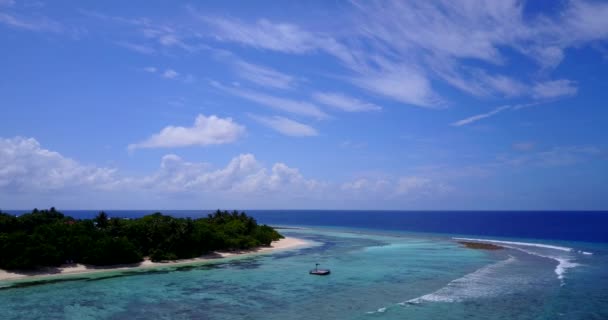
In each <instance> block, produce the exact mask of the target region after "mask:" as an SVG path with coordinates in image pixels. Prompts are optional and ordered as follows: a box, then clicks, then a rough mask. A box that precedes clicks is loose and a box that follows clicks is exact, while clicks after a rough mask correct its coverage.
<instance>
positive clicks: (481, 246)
mask: <svg viewBox="0 0 608 320" xmlns="http://www.w3.org/2000/svg"><path fill="white" fill-rule="evenodd" d="M458 243H460V244H461V245H463V246H464V247H466V248H469V249H478V250H500V249H504V247H501V246H497V245H495V244H491V243H485V242H473V241H458Z"/></svg>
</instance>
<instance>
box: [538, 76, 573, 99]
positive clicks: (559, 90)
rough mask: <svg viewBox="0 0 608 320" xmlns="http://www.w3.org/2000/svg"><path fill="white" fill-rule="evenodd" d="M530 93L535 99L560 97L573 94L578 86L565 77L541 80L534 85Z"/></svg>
mask: <svg viewBox="0 0 608 320" xmlns="http://www.w3.org/2000/svg"><path fill="white" fill-rule="evenodd" d="M532 92H533V93H532V95H533V96H534V98H537V99H547V98H560V97H566V96H572V95H575V94H576V93H577V92H578V88H577V87H576V86H575V84H574V83H573V82H572V81H570V80H566V79H561V80H554V81H547V82H541V83H537V84H536V85H534V87H533V88H532Z"/></svg>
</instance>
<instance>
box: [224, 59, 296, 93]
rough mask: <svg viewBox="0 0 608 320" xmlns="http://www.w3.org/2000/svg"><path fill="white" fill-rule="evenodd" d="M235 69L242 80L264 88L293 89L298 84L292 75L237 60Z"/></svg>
mask: <svg viewBox="0 0 608 320" xmlns="http://www.w3.org/2000/svg"><path fill="white" fill-rule="evenodd" d="M234 67H235V69H236V72H237V74H238V75H239V76H240V77H241V78H244V79H246V80H248V81H251V82H253V83H255V84H258V85H261V86H264V87H270V88H277V89H291V88H293V86H294V84H295V82H296V81H295V78H294V77H292V76H290V75H287V74H285V73H282V72H279V71H277V70H274V69H272V68H268V67H264V66H260V65H256V64H252V63H248V62H245V61H243V60H237V61H236V62H235V63H234Z"/></svg>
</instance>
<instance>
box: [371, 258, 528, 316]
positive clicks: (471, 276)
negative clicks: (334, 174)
mask: <svg viewBox="0 0 608 320" xmlns="http://www.w3.org/2000/svg"><path fill="white" fill-rule="evenodd" d="M515 261H517V259H516V258H515V257H513V256H511V255H509V258H507V259H505V260H501V261H498V262H494V263H490V264H487V265H485V266H482V267H481V268H479V269H477V270H475V271H473V272H471V273H468V274H466V275H464V276H462V277H460V278H457V279H454V280H452V281H450V282H449V283H448V284H446V285H445V286H443V287H442V288H440V289H438V290H436V291H434V292H431V293H428V294H425V295H422V296H420V297H417V298H413V299H410V300H407V301H404V302H399V303H395V304H392V305H389V306H386V307H382V308H379V309H377V310H376V311H368V312H367V314H375V313H384V312H386V311H387V310H388V309H390V308H392V307H396V306H400V307H407V306H409V305H419V304H421V303H423V302H447V303H451V302H458V301H462V300H465V299H469V298H477V297H478V296H479V295H484V296H485V295H487V294H488V292H487V291H481V292H480V293H479V294H471V292H473V291H471V290H467V289H466V288H462V286H461V285H462V284H463V283H465V284H472V285H475V282H477V283H482V284H483V283H484V282H485V281H481V280H480V279H487V278H488V277H492V274H493V273H494V272H496V269H499V268H501V267H504V266H506V265H509V264H511V263H513V262H515Z"/></svg>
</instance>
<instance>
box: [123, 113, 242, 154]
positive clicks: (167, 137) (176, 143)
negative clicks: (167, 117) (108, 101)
mask: <svg viewBox="0 0 608 320" xmlns="http://www.w3.org/2000/svg"><path fill="white" fill-rule="evenodd" d="M244 134H245V127H243V126H241V125H240V124H238V123H236V122H234V121H233V120H232V118H219V117H217V116H215V115H212V116H209V117H206V116H204V115H202V114H199V115H198V116H197V117H196V120H195V121H194V125H193V126H192V127H180V126H168V127H165V128H164V129H162V130H161V131H160V132H159V133H157V134H154V135H152V136H151V137H149V138H148V139H146V140H144V141H142V142H139V143H135V144H131V145H129V147H128V149H129V150H134V149H141V148H171V147H187V146H208V145H214V144H226V143H232V142H235V141H236V140H238V139H239V138H240V137H242V136H243V135H244Z"/></svg>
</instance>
